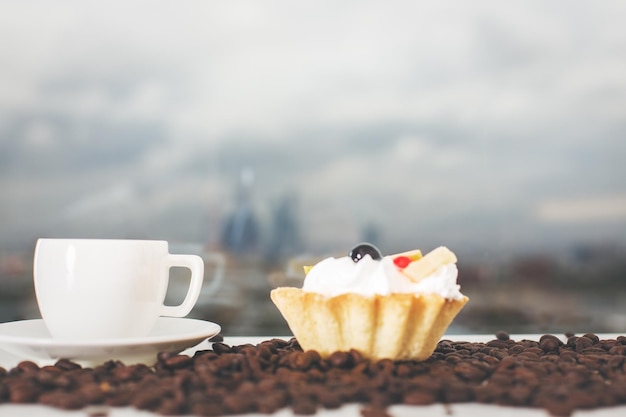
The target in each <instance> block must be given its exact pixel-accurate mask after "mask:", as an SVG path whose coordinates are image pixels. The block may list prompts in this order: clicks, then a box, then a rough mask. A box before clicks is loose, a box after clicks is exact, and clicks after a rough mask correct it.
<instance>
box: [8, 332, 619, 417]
mask: <svg viewBox="0 0 626 417" xmlns="http://www.w3.org/2000/svg"><path fill="white" fill-rule="evenodd" d="M625 359H626V337H625V336H620V337H618V338H616V339H611V340H600V339H599V338H598V337H597V336H596V335H594V334H586V335H584V336H580V337H578V336H574V335H570V336H569V337H568V339H567V342H566V343H563V342H562V341H561V340H560V339H559V338H557V337H555V336H552V335H544V336H542V337H541V338H540V339H539V340H538V341H534V340H519V341H513V340H511V339H510V338H509V336H508V334H506V333H505V332H498V333H497V334H496V338H495V339H494V340H491V341H489V342H487V343H469V342H459V341H457V342H453V341H449V340H442V341H441V342H439V344H438V345H437V348H436V350H435V352H434V353H433V354H432V356H431V357H430V358H429V359H428V360H426V361H422V362H417V361H392V360H387V359H385V360H378V361H370V360H366V359H364V358H363V357H362V356H361V354H359V352H357V351H354V350H352V351H350V352H335V353H333V354H332V355H331V356H330V357H328V358H325V359H323V358H321V357H320V355H319V354H318V353H317V352H315V351H306V352H303V351H302V349H301V348H300V346H299V345H298V343H297V341H296V340H295V339H291V340H280V339H272V340H267V341H264V342H262V343H260V344H258V345H239V346H229V345H227V344H224V343H221V342H219V343H214V344H213V346H212V349H211V350H204V351H198V352H197V353H195V354H194V356H193V357H190V356H186V355H175V354H168V353H161V354H159V355H158V358H157V363H156V364H155V366H151V367H149V366H146V365H125V364H123V363H121V362H119V361H109V362H106V363H104V364H102V365H100V366H97V367H93V368H86V367H85V368H84V367H81V366H80V365H78V364H76V363H73V362H71V361H68V360H59V361H58V362H57V363H56V364H55V365H54V366H43V367H39V366H37V365H36V364H35V363H33V362H29V361H24V362H21V363H19V364H18V365H17V366H16V367H14V368H12V369H10V370H6V369H3V368H0V403H3V402H10V403H39V404H47V405H50V406H54V407H59V408H64V409H80V408H83V407H86V406H88V405H102V406H104V407H106V406H113V407H118V406H133V407H136V408H138V409H142V410H150V411H153V412H156V413H159V414H163V415H178V414H194V415H199V416H218V415H228V414H242V413H248V412H258V413H272V412H274V411H277V410H279V409H281V408H283V407H290V408H291V409H292V410H293V412H294V413H295V414H301V415H304V414H313V413H315V412H316V411H317V410H318V409H319V408H328V409H332V408H338V407H340V406H341V405H342V404H346V403H355V402H356V403H360V404H363V408H362V410H361V414H362V415H363V416H365V417H375V416H384V415H386V410H387V408H388V406H390V405H393V404H409V405H426V404H434V403H444V404H450V403H460V402H479V403H486V404H499V405H509V406H528V407H541V408H544V409H546V410H548V411H549V412H550V413H551V414H553V415H557V416H567V415H570V414H571V413H572V412H573V411H574V410H577V409H589V408H596V407H604V406H612V405H618V404H626V361H625ZM105 414H106V413H102V414H99V415H105Z"/></svg>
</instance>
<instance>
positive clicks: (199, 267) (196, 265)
mask: <svg viewBox="0 0 626 417" xmlns="http://www.w3.org/2000/svg"><path fill="white" fill-rule="evenodd" d="M174 266H180V267H183V268H189V270H190V271H191V280H190V282H189V289H188V290H187V295H185V299H184V300H183V302H182V303H181V304H180V305H177V306H166V305H162V306H161V315H162V316H169V317H185V316H186V315H187V314H189V312H190V311H191V309H192V308H193V306H194V305H195V304H196V301H198V296H199V295H200V290H201V289H202V280H203V279H204V261H203V260H202V258H201V257H199V256H196V255H172V254H168V256H167V257H166V259H165V267H166V268H168V271H169V268H171V267H174ZM168 275H169V272H168Z"/></svg>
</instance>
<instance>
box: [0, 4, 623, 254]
mask: <svg viewBox="0 0 626 417" xmlns="http://www.w3.org/2000/svg"><path fill="white" fill-rule="evenodd" d="M128 3H131V4H128ZM625 17H626V3H624V2H622V1H596V2H584V1H523V2H522V1H519V2H517V1H513V2H506V4H505V3H503V2H500V1H474V2H462V1H433V2H414V1H392V2H367V1H365V2H364V1H347V2H333V1H310V2H308V1H307V2H290V1H266V2H255V1H228V2H211V1H209V2H119V1H111V2H97V3H96V2H93V3H91V2H90V3H89V4H86V2H82V1H72V2H67V1H60V2H53V3H51V2H45V1H28V0H26V1H19V2H18V1H6V2H1V3H0V190H2V198H1V199H0V244H1V243H4V244H5V245H6V244H8V243H7V242H30V241H32V239H33V238H34V237H37V236H42V235H55V236H59V235H70V236H103V237H111V236H119V237H127V236H131V237H133V236H140V237H149V238H164V239H170V240H182V241H184V240H193V241H206V240H214V239H215V238H216V236H217V234H218V232H217V230H218V229H219V227H220V224H221V222H222V221H223V219H224V217H225V216H226V215H227V214H228V212H229V211H230V210H231V209H232V207H233V204H234V196H233V191H234V189H235V184H236V183H237V181H238V178H239V175H240V172H241V170H243V169H251V170H252V171H253V172H254V176H255V181H256V182H255V190H254V198H255V200H254V201H255V208H256V210H257V213H258V216H259V217H260V218H261V219H262V220H263V221H266V220H267V219H268V216H269V214H268V213H269V211H270V210H271V208H272V207H273V206H274V205H276V204H277V203H278V201H280V199H281V198H283V197H284V196H286V195H292V194H293V195H296V196H297V199H298V207H299V212H298V213H299V216H300V222H301V227H302V232H303V237H304V239H305V241H306V244H307V245H308V246H309V247H310V248H311V249H312V250H318V251H322V250H328V251H331V250H336V249H338V248H339V249H340V248H343V247H344V246H349V245H351V244H352V243H353V242H354V241H356V240H358V239H359V238H360V233H361V231H362V229H363V227H364V226H366V225H368V224H374V225H377V226H378V227H379V228H380V229H381V233H382V240H383V242H384V244H385V245H386V246H387V247H389V248H396V247H400V248H402V247H405V246H409V248H410V247H415V246H422V245H423V246H434V245H437V244H448V245H457V246H463V247H471V248H476V249H478V250H488V249H489V248H492V247H493V248H495V247H497V248H498V249H499V250H513V249H516V248H519V247H522V248H526V249H527V248H532V247H535V246H536V247H544V246H550V245H569V244H574V243H577V242H581V241H592V242H597V241H620V242H624V240H625V239H626V238H625V236H626V181H625V180H624V179H625V178H626V168H625V164H624V157H625V156H626V137H625V136H626V77H625V76H624V74H626V29H624V25H623V22H624V18H625ZM422 242H424V243H423V244H422Z"/></svg>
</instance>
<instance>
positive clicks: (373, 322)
mask: <svg viewBox="0 0 626 417" xmlns="http://www.w3.org/2000/svg"><path fill="white" fill-rule="evenodd" d="M270 297H271V299H272V301H273V302H274V304H275V305H276V307H277V308H278V310H279V311H280V312H281V314H282V315H283V317H284V318H285V320H286V321H287V324H288V325H289V328H290V329H291V331H292V332H293V334H294V336H295V337H296V339H297V340H298V342H299V343H300V346H301V347H302V349H304V350H317V351H318V352H319V353H320V354H321V355H322V356H329V355H330V354H331V353H333V352H335V351H348V350H350V349H356V350H358V351H360V352H361V353H362V354H363V355H364V356H366V357H368V358H371V359H382V358H390V359H418V360H423V359H426V358H428V357H429V356H430V355H431V353H432V352H433V350H434V349H435V347H436V345H437V342H438V341H439V339H440V338H441V336H443V334H444V332H445V331H446V329H447V328H448V326H449V325H450V323H451V322H452V320H453V319H454V317H455V316H456V315H457V314H458V312H459V311H460V310H461V308H463V306H464V305H465V304H466V303H467V301H468V300H469V299H468V298H467V297H463V298H462V299H459V300H454V299H446V298H443V297H441V296H439V295H436V294H390V295H374V296H371V297H367V296H363V295H359V294H352V293H350V294H341V295H338V296H335V297H326V296H324V295H322V294H317V293H312V292H305V291H302V289H300V288H291V287H281V288H276V289H274V290H272V292H271V294H270Z"/></svg>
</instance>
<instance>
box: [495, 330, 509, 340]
mask: <svg viewBox="0 0 626 417" xmlns="http://www.w3.org/2000/svg"><path fill="white" fill-rule="evenodd" d="M496 339H498V340H505V341H506V340H509V339H510V336H509V334H508V333H507V332H505V331H503V330H500V331H498V332H496Z"/></svg>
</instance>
